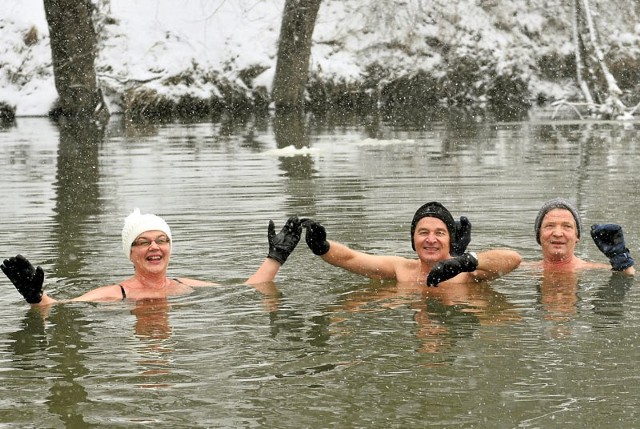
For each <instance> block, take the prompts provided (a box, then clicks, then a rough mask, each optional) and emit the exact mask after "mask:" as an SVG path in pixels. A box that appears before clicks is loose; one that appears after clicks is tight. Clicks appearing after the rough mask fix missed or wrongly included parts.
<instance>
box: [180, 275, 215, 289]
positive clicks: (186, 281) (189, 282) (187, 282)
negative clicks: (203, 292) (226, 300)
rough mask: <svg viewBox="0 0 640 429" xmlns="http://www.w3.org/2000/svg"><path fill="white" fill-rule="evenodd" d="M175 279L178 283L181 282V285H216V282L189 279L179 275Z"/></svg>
mask: <svg viewBox="0 0 640 429" xmlns="http://www.w3.org/2000/svg"><path fill="white" fill-rule="evenodd" d="M176 280H177V281H178V282H179V283H182V284H183V285H187V286H191V287H204V286H218V284H217V283H213V282H207V281H204V280H196V279H189V278H186V277H179V278H176Z"/></svg>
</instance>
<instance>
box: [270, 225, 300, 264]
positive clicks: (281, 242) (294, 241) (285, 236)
mask: <svg viewBox="0 0 640 429" xmlns="http://www.w3.org/2000/svg"><path fill="white" fill-rule="evenodd" d="M301 236H302V226H301V222H300V220H299V219H298V217H297V216H291V217H290V218H289V219H288V220H287V223H285V224H284V226H283V227H282V229H281V230H280V232H279V233H277V234H276V227H275V225H274V224H273V221H272V220H270V221H269V229H268V231H267V238H268V239H269V254H268V255H267V257H269V258H271V259H275V260H276V261H278V262H280V264H284V262H285V261H286V260H287V258H288V257H289V255H290V254H291V252H293V249H295V248H296V246H297V245H298V241H300V237H301Z"/></svg>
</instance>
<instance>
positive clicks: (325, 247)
mask: <svg viewBox="0 0 640 429" xmlns="http://www.w3.org/2000/svg"><path fill="white" fill-rule="evenodd" d="M302 226H304V227H305V228H306V229H307V233H306V235H305V240H306V241H307V246H309V249H311V251H312V252H313V253H314V254H315V255H318V256H322V255H324V254H325V253H327V252H328V251H329V242H328V241H327V231H326V230H325V229H324V226H322V225H320V224H319V223H318V222H316V221H315V220H312V219H305V220H304V222H303V223H302Z"/></svg>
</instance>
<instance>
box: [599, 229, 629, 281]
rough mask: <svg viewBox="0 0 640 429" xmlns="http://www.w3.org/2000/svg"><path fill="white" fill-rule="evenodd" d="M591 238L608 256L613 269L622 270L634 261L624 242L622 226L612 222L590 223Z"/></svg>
mask: <svg viewBox="0 0 640 429" xmlns="http://www.w3.org/2000/svg"><path fill="white" fill-rule="evenodd" d="M591 238H593V242H594V243H596V246H598V249H600V251H601V252H602V253H604V255H605V256H606V257H607V258H609V262H610V263H611V267H612V268H613V270H614V271H624V270H626V269H627V268H629V267H631V266H633V264H635V261H634V260H633V258H632V257H631V254H630V253H629V249H627V247H626V245H625V244H624V234H623V233H622V227H621V226H620V225H616V224H614V223H608V224H600V225H591Z"/></svg>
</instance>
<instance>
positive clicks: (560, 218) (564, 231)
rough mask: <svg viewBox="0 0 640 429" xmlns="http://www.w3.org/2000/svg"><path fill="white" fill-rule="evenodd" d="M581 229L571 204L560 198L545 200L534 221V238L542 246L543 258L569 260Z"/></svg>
mask: <svg viewBox="0 0 640 429" xmlns="http://www.w3.org/2000/svg"><path fill="white" fill-rule="evenodd" d="M581 229H582V222H581V221H580V216H579V215H578V211H577V210H576V209H575V207H574V206H573V204H571V203H570V202H569V201H567V200H564V199H560V198H556V199H554V200H551V201H547V202H546V203H545V204H544V205H543V206H542V208H541V209H540V212H539V213H538V216H537V217H536V221H535V232H536V240H537V241H538V243H539V244H540V245H541V246H542V254H543V257H544V260H545V261H549V262H551V261H556V262H560V261H569V260H571V258H573V257H574V251H575V247H576V244H577V243H578V241H580V231H581Z"/></svg>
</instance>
